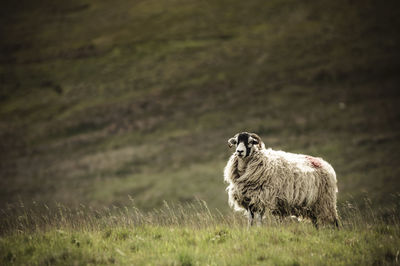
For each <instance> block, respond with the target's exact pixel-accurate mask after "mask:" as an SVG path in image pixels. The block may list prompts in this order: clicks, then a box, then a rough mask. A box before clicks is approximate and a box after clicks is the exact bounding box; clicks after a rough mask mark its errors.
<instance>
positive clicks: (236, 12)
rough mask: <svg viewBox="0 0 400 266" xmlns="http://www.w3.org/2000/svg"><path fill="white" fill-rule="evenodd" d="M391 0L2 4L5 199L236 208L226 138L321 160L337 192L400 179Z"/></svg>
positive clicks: (383, 197) (385, 191)
mask: <svg viewBox="0 0 400 266" xmlns="http://www.w3.org/2000/svg"><path fill="white" fill-rule="evenodd" d="M399 18H400V16H399V11H398V9H396V8H395V1H385V3H381V2H378V1H367V2H364V3H362V4H357V3H356V2H352V1H344V0H340V1H334V3H332V1H302V2H299V1H293V0H285V1H268V2H265V1H252V2H251V3H245V2H242V1H225V0H218V1H200V2H199V1H181V0H168V1H160V0H151V1H127V0H118V1H114V2H113V3H112V4H111V3H109V2H108V1H68V2H63V3H56V4H55V3H53V2H51V1H35V2H34V3H33V2H30V1H19V2H18V3H14V2H11V1H9V3H8V4H5V7H4V9H2V11H1V21H0V22H1V23H0V25H1V28H0V34H1V36H3V37H2V38H1V41H0V47H1V57H0V84H1V92H0V121H1V122H0V136H1V140H2V141H1V145H0V149H1V158H0V159H1V160H0V161H1V162H0V171H1V172H0V174H1V180H0V197H1V198H0V202H1V204H0V206H5V204H6V202H15V201H17V200H18V199H22V200H23V201H26V202H32V200H35V201H43V202H49V201H57V202H62V203H64V204H67V205H71V206H73V205H78V204H79V203H81V202H84V203H87V204H92V205H110V204H116V205H118V204H125V203H126V202H128V195H131V196H132V197H133V198H134V199H135V203H136V204H137V206H139V207H141V208H143V209H151V208H154V207H158V206H160V205H161V204H162V202H163V200H168V201H173V202H174V201H179V202H187V201H191V200H193V199H194V198H195V197H198V198H200V199H204V200H206V201H207V202H208V203H209V205H210V207H211V208H215V207H216V208H219V209H221V210H222V211H225V210H227V204H226V195H225V194H224V192H223V191H224V186H225V185H224V184H223V182H222V169H223V166H224V162H225V161H226V159H227V158H228V156H229V151H228V150H227V148H226V140H227V139H228V138H229V137H231V136H232V135H233V134H235V133H236V132H237V131H244V130H246V131H253V132H257V133H259V134H260V135H261V136H262V137H263V139H264V141H265V143H266V145H267V146H270V147H272V148H275V149H284V150H287V151H292V152H301V153H309V154H312V155H315V156H321V157H323V158H325V159H326V160H328V161H329V162H331V164H332V165H333V166H334V167H335V169H336V171H337V175H338V179H339V181H338V182H339V191H340V194H339V201H342V202H344V201H345V200H349V199H352V198H354V199H355V200H360V199H361V198H362V197H363V196H364V195H367V196H368V197H370V198H372V200H373V203H374V204H376V205H384V204H387V203H388V202H391V198H390V194H392V193H397V192H398V191H399V189H400V182H398V175H399V167H398V162H399V155H398V150H399V148H400V145H399V139H400V138H399V122H398V121H399V118H400V111H399V110H400V109H399V107H398V104H399V94H398V92H397V91H398V84H399V83H398V81H399V76H398V69H399V62H400V61H399V59H400V57H399V55H400V52H399V50H398V49H397V47H399V39H398V37H397V29H398V28H399V25H400V23H399Z"/></svg>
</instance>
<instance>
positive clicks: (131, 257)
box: [0, 201, 400, 265]
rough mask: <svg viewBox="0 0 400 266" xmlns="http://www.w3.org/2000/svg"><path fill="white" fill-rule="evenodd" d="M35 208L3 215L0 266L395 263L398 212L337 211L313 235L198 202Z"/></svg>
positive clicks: (301, 227)
mask: <svg viewBox="0 0 400 266" xmlns="http://www.w3.org/2000/svg"><path fill="white" fill-rule="evenodd" d="M41 208H43V207H41ZM39 209H40V208H39V206H37V207H36V209H30V210H28V209H25V207H23V206H22V207H21V206H19V207H18V210H16V209H15V208H13V214H12V215H11V213H3V215H5V217H6V220H7V223H3V224H2V232H3V234H2V235H1V237H0V254H2V257H1V258H0V260H2V265H15V264H16V265H20V264H25V263H28V264H30V265H110V264H116V265H395V264H398V263H400V262H399V259H400V257H399V252H400V223H399V217H398V215H397V213H398V210H391V215H388V212H386V216H385V217H383V216H380V215H379V213H378V212H372V211H371V212H369V213H364V214H361V213H360V211H359V209H357V208H356V207H354V206H350V205H347V206H342V208H341V209H342V217H343V219H342V224H343V225H342V228H341V229H340V230H336V229H333V228H329V227H325V228H320V229H319V230H317V229H315V228H314V227H313V225H312V224H311V222H307V221H302V222H300V223H299V222H294V221H290V220H287V221H283V222H278V221H277V220H275V219H274V218H273V217H267V218H266V219H265V221H264V225H263V226H262V227H256V226H255V227H252V228H250V229H248V228H247V225H246V219H245V218H244V217H243V216H239V215H237V216H234V215H222V214H221V213H216V212H212V211H210V210H209V209H208V207H207V205H206V204H205V202H201V201H199V202H196V203H193V204H189V205H185V206H175V207H174V206H172V207H170V206H168V204H166V203H165V206H164V207H163V208H161V209H157V210H153V211H152V212H150V213H147V214H143V213H141V212H140V211H139V210H138V209H136V208H133V207H124V208H118V207H114V208H111V209H102V210H93V209H90V208H87V207H85V206H81V207H79V208H78V209H74V210H71V209H68V208H66V207H64V206H61V205H60V206H58V209H57V210H56V211H50V210H49V209H48V210H47V211H46V212H43V211H39ZM17 213H18V214H19V216H15V215H16V214H17ZM13 217H14V218H15V217H18V218H17V219H14V218H13ZM3 218H4V217H3Z"/></svg>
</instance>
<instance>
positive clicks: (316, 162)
mask: <svg viewBox="0 0 400 266" xmlns="http://www.w3.org/2000/svg"><path fill="white" fill-rule="evenodd" d="M306 158H307V160H308V161H309V162H310V163H311V165H312V166H313V167H314V168H320V167H322V163H321V161H320V160H319V159H318V158H315V157H312V156H308V155H307V156H306Z"/></svg>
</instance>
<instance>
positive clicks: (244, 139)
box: [229, 132, 258, 158]
mask: <svg viewBox="0 0 400 266" xmlns="http://www.w3.org/2000/svg"><path fill="white" fill-rule="evenodd" d="M229 142H230V144H232V145H234V144H236V152H235V153H236V155H237V156H238V157H240V158H244V157H247V156H250V155H251V154H252V152H253V147H254V144H257V143H258V141H257V140H256V139H255V138H253V137H252V136H251V135H250V134H249V133H247V132H242V133H239V134H237V135H236V136H235V137H234V138H232V139H230V140H229Z"/></svg>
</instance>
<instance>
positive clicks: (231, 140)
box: [228, 138, 236, 148]
mask: <svg viewBox="0 0 400 266" xmlns="http://www.w3.org/2000/svg"><path fill="white" fill-rule="evenodd" d="M235 144H236V139H235V138H230V139H229V140H228V146H229V148H232V146H233V145H235Z"/></svg>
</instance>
